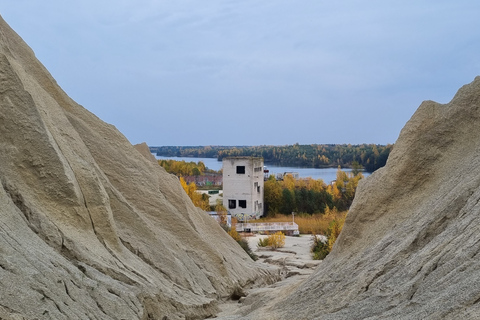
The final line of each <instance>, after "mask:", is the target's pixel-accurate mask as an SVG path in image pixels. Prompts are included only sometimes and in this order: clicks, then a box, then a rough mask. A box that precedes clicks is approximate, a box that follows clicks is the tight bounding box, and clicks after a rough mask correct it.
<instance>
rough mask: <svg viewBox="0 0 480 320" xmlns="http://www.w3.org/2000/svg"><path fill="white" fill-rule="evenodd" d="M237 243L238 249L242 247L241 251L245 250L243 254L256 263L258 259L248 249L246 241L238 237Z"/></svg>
mask: <svg viewBox="0 0 480 320" xmlns="http://www.w3.org/2000/svg"><path fill="white" fill-rule="evenodd" d="M237 242H238V244H239V245H240V247H242V248H243V250H245V252H246V253H247V254H248V255H249V256H250V258H252V260H254V261H256V260H257V259H258V257H257V255H256V254H255V253H253V251H252V249H251V248H250V245H249V244H248V241H247V240H245V239H243V238H241V237H240V240H239V241H237Z"/></svg>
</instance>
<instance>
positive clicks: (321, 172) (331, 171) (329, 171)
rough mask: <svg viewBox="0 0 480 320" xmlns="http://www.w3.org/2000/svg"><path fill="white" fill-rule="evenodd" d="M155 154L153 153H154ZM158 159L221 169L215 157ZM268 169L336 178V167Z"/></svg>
mask: <svg viewBox="0 0 480 320" xmlns="http://www.w3.org/2000/svg"><path fill="white" fill-rule="evenodd" d="M154 155H155V154H154ZM155 157H156V158H157V159H159V160H169V159H172V160H177V161H182V160H183V161H186V162H191V161H193V162H199V161H202V162H203V163H204V164H205V166H206V167H207V168H209V169H212V170H220V169H222V161H217V159H215V158H190V157H161V156H157V155H155ZM265 166H266V167H267V169H268V170H269V171H270V172H269V174H276V173H284V172H298V174H299V176H300V178H309V177H310V178H312V179H315V180H318V179H322V180H323V181H324V182H325V183H330V182H331V181H333V180H335V179H336V178H337V168H322V169H319V168H298V167H281V166H275V165H269V164H265ZM342 171H345V172H351V171H352V169H346V168H345V169H342ZM363 175H364V176H368V175H370V173H368V172H364V173H363Z"/></svg>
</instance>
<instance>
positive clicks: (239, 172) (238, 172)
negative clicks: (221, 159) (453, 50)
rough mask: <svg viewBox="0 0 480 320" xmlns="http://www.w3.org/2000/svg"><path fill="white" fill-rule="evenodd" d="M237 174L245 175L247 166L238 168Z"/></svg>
mask: <svg viewBox="0 0 480 320" xmlns="http://www.w3.org/2000/svg"><path fill="white" fill-rule="evenodd" d="M237 174H245V166H237Z"/></svg>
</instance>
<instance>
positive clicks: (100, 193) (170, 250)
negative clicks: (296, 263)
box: [0, 18, 276, 319]
mask: <svg viewBox="0 0 480 320" xmlns="http://www.w3.org/2000/svg"><path fill="white" fill-rule="evenodd" d="M0 83H1V85H0V182H1V186H0V317H1V318H5V319H22V318H25V319H162V318H165V319H166V318H168V319H184V318H188V319H201V318H205V317H207V316H211V315H214V314H215V313H216V311H217V299H220V298H222V299H224V298H228V297H229V296H230V295H231V294H232V293H233V292H234V290H235V289H236V288H239V287H240V288H241V287H243V286H245V285H247V284H248V285H249V286H250V285H252V284H254V283H262V282H271V281H274V280H275V277H276V275H275V274H274V273H273V272H272V271H271V270H268V269H265V268H260V267H259V266H258V265H257V264H255V263H254V262H253V261H252V260H251V259H250V258H249V256H248V255H247V254H246V253H245V252H244V251H243V250H242V249H241V248H240V246H239V245H238V244H237V243H236V242H235V241H234V240H233V239H231V238H230V237H229V236H228V235H227V234H226V233H225V232H224V231H223V230H222V228H220V226H219V225H218V224H217V223H216V221H215V220H214V219H212V218H211V217H209V216H208V214H206V213H205V212H203V211H201V210H199V209H197V208H195V207H194V206H193V204H192V202H191V201H190V199H189V198H188V197H187V196H186V194H185V193H184V191H183V189H182V187H181V185H180V183H179V181H178V179H177V178H176V177H174V176H172V175H170V174H167V173H166V172H165V170H164V169H163V168H161V167H160V166H159V165H158V164H157V163H156V162H155V161H151V159H147V158H146V157H143V156H141V154H140V153H139V152H138V151H137V150H135V148H134V147H133V146H132V145H131V144H130V143H129V142H128V140H127V139H126V138H125V137H124V136H123V135H122V134H121V133H120V132H119V131H118V130H116V128H115V127H114V126H112V125H108V124H106V123H104V122H102V121H101V120H100V119H98V118H97V117H96V116H95V115H93V114H92V113H90V112H89V111H87V110H86V109H84V108H83V107H82V106H80V105H78V104H77V103H75V102H74V101H73V100H71V99H70V98H69V97H68V96H67V95H66V94H65V92H63V91H62V90H61V88H60V87H59V86H58V85H57V83H56V82H55V80H54V79H53V78H52V76H51V75H50V74H49V73H48V71H47V70H46V69H45V68H44V67H43V66H42V65H41V64H40V63H39V62H38V61H37V59H36V58H35V55H34V53H33V52H32V50H31V49H30V48H29V47H28V46H27V45H26V44H25V43H24V42H23V41H22V39H21V38H20V37H19V36H18V35H16V34H15V32H14V31H13V30H11V29H10V27H9V26H8V25H7V24H6V23H5V21H3V19H1V18H0ZM145 146H146V145H145ZM145 146H141V147H140V150H142V149H145ZM141 153H144V152H142V151H141Z"/></svg>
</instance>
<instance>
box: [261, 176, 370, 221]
mask: <svg viewBox="0 0 480 320" xmlns="http://www.w3.org/2000/svg"><path fill="white" fill-rule="evenodd" d="M362 178H363V175H362V173H360V172H358V171H356V172H352V173H346V172H344V171H342V170H340V169H338V171H337V179H336V181H335V182H334V183H333V184H329V185H327V184H325V183H324V182H323V180H321V179H319V180H314V179H295V178H293V177H292V176H291V175H286V176H285V177H284V179H283V181H278V180H276V179H275V177H274V176H270V178H269V179H268V180H267V181H265V206H266V211H267V214H268V215H269V216H274V215H275V214H278V213H280V214H291V213H292V212H297V213H308V214H315V213H324V212H326V211H327V210H330V209H333V208H337V209H338V210H340V211H345V210H348V208H349V207H350V204H351V203H352V201H353V198H354V196H355V191H356V188H357V185H358V182H359V181H360V179H362Z"/></svg>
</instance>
